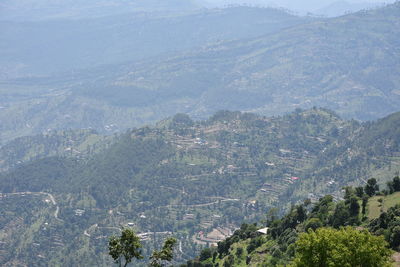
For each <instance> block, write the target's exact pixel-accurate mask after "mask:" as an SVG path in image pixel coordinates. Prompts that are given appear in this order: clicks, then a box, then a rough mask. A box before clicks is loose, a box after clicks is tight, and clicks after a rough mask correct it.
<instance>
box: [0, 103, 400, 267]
mask: <svg viewBox="0 0 400 267" xmlns="http://www.w3.org/2000/svg"><path fill="white" fill-rule="evenodd" d="M399 125H400V113H396V114H392V115H390V116H388V117H386V118H384V119H381V120H378V121H374V122H366V123H359V122H356V121H348V120H343V119H341V118H340V117H339V116H338V115H336V114H335V113H333V112H332V111H329V110H325V109H316V108H315V109H310V110H300V109H299V110H296V111H295V112H293V113H290V114H288V115H285V116H281V117H263V116H259V115H255V114H251V113H241V112H229V111H220V112H218V113H216V114H214V115H213V116H212V117H210V118H209V119H207V120H205V121H194V120H192V119H191V118H190V117H188V116H187V115H184V114H177V115H175V116H174V117H172V118H170V119H167V120H163V121H160V122H158V123H157V124H156V125H154V126H148V127H142V128H138V129H133V130H129V131H127V132H125V133H123V134H119V135H115V136H114V137H112V138H111V137H109V138H106V139H103V138H102V137H101V136H99V135H98V134H96V133H94V132H91V131H80V132H73V131H70V132H54V133H52V135H49V136H46V135H43V136H40V135H39V136H36V137H31V138H21V139H16V140H15V141H13V143H12V145H5V146H3V147H2V148H1V150H0V151H1V153H2V155H4V157H5V160H4V161H3V168H9V170H8V171H7V172H2V173H1V174H0V190H1V198H0V201H1V205H0V207H1V212H2V214H7V216H4V217H2V221H1V227H0V229H1V231H0V233H1V234H0V244H1V252H0V263H1V264H3V265H4V264H17V265H18V264H28V265H40V264H44V263H47V264H48V263H52V264H56V263H60V262H62V263H63V264H64V265H65V266H78V265H82V266H83V265H85V266H87V265H96V266H107V265H108V264H109V263H110V258H108V257H107V253H106V247H107V237H108V236H109V235H111V234H112V233H118V229H120V228H121V227H123V226H127V225H129V226H133V227H134V228H135V229H136V230H137V231H138V233H139V234H140V237H141V238H142V240H143V242H144V244H145V247H144V253H145V254H146V253H147V254H148V253H149V251H151V250H153V243H154V242H155V243H157V244H159V243H160V240H163V238H164V237H165V235H171V234H173V235H174V236H175V237H177V238H178V240H179V250H178V254H177V257H176V259H177V261H178V262H182V261H185V260H188V259H190V258H192V257H194V255H195V253H196V252H197V251H198V250H199V248H200V247H201V246H205V245H207V244H213V243H216V242H218V241H220V240H223V239H225V238H226V237H227V236H229V235H230V233H231V232H232V231H233V230H234V229H236V228H237V227H238V226H239V225H240V223H241V222H242V221H243V220H246V221H250V222H253V221H260V220H261V219H263V218H264V215H265V213H266V212H267V211H268V210H269V209H270V208H271V207H274V206H277V205H279V207H281V210H282V212H283V211H285V210H290V207H291V206H292V204H293V203H295V202H297V201H299V200H300V201H302V200H303V199H304V198H310V199H312V200H313V201H314V200H316V199H318V198H319V197H322V196H323V195H324V194H327V193H329V194H332V195H333V198H334V199H336V200H339V199H341V198H342V197H343V195H342V193H341V189H342V187H343V186H347V185H349V184H354V185H359V184H364V183H365V181H366V180H367V179H369V178H371V177H376V178H378V182H379V183H380V184H385V182H386V180H385V179H387V178H389V177H391V176H392V175H393V174H394V173H395V172H396V171H398V170H399V166H400V154H399V153H400V148H399V141H400V140H399V137H400V135H399V134H397V133H398V131H399ZM71 151H72V152H71ZM77 151H78V152H79V153H78V152H77ZM68 152H71V153H68ZM27 202H29V205H28V204H24V203H27Z"/></svg>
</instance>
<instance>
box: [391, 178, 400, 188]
mask: <svg viewBox="0 0 400 267" xmlns="http://www.w3.org/2000/svg"><path fill="white" fill-rule="evenodd" d="M393 190H394V192H398V191H400V177H399V176H396V177H394V178H393Z"/></svg>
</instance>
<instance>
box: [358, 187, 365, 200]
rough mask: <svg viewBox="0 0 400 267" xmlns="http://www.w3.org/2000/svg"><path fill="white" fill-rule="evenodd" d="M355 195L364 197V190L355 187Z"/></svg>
mask: <svg viewBox="0 0 400 267" xmlns="http://www.w3.org/2000/svg"><path fill="white" fill-rule="evenodd" d="M356 195H357V196H358V197H359V198H362V197H363V195H364V188H363V187H362V186H359V187H356Z"/></svg>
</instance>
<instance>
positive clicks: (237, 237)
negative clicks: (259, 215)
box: [187, 177, 400, 267]
mask: <svg viewBox="0 0 400 267" xmlns="http://www.w3.org/2000/svg"><path fill="white" fill-rule="evenodd" d="M397 179H399V177H395V178H394V179H393V180H394V181H396V180H397ZM367 188H368V185H366V186H365V188H362V187H358V188H352V187H346V188H345V195H344V200H342V201H337V202H335V201H333V198H332V196H330V195H327V196H324V197H323V198H321V199H319V201H318V202H316V203H314V204H311V202H310V201H309V200H306V201H304V203H302V204H297V205H294V206H293V207H292V208H291V210H290V211H289V212H288V213H287V214H286V215H285V216H284V217H282V218H280V219H279V218H277V217H276V215H275V214H274V211H273V210H270V212H269V213H268V214H267V219H266V220H265V221H264V222H263V223H262V224H263V225H257V224H242V226H241V228H240V229H239V230H237V231H236V232H235V233H234V235H233V236H231V237H229V238H227V239H226V240H225V241H222V242H219V243H218V247H217V248H207V249H204V250H203V251H202V252H201V253H200V256H199V257H198V258H197V259H196V260H192V261H188V262H187V266H200V267H201V266H243V265H244V264H246V265H248V266H282V265H284V266H286V265H290V266H391V265H390V256H391V255H392V253H393V252H392V251H390V250H389V248H391V249H393V250H396V251H399V250H400V246H399V245H400V242H399V240H400V239H399V237H400V228H399V226H398V224H399V223H400V217H399V214H400V213H399V212H400V198H399V195H398V193H399V192H396V193H392V194H389V195H387V196H385V195H384V194H385V193H388V192H387V191H383V192H379V191H378V192H376V193H374V194H373V195H375V194H377V195H379V197H384V198H388V199H391V200H392V201H393V203H395V205H394V206H393V207H391V208H389V209H388V210H387V211H381V212H380V215H379V217H378V218H376V219H372V220H369V219H368V215H369V212H374V211H370V210H369V209H365V206H368V207H370V205H371V203H373V202H375V196H372V197H370V196H369V195H367V194H366V193H365V192H364V189H367ZM365 199H366V202H364V201H363V200H365ZM363 202H364V203H363ZM361 203H362V204H361ZM265 226H267V227H268V232H267V234H266V235H265V234H261V233H260V232H258V231H257V230H258V229H260V228H263V227H265ZM343 227H345V228H343Z"/></svg>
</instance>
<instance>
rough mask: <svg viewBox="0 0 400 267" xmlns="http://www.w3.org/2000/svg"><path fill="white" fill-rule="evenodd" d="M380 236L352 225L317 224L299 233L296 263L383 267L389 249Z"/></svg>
mask: <svg viewBox="0 0 400 267" xmlns="http://www.w3.org/2000/svg"><path fill="white" fill-rule="evenodd" d="M387 247H388V243H387V242H386V241H385V240H384V238H383V237H381V236H374V235H372V234H370V233H369V232H368V231H365V230H364V231H358V230H356V229H353V228H351V227H346V228H341V229H339V230H336V229H333V228H319V229H317V230H316V231H315V232H314V231H313V230H309V232H308V233H303V234H301V235H300V237H299V239H298V240H297V242H296V255H295V259H294V261H293V263H292V265H291V266H293V267H294V266H295V267H327V266H329V267H354V266H362V267H385V266H391V265H390V256H391V254H392V253H391V250H390V249H388V248H387Z"/></svg>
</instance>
